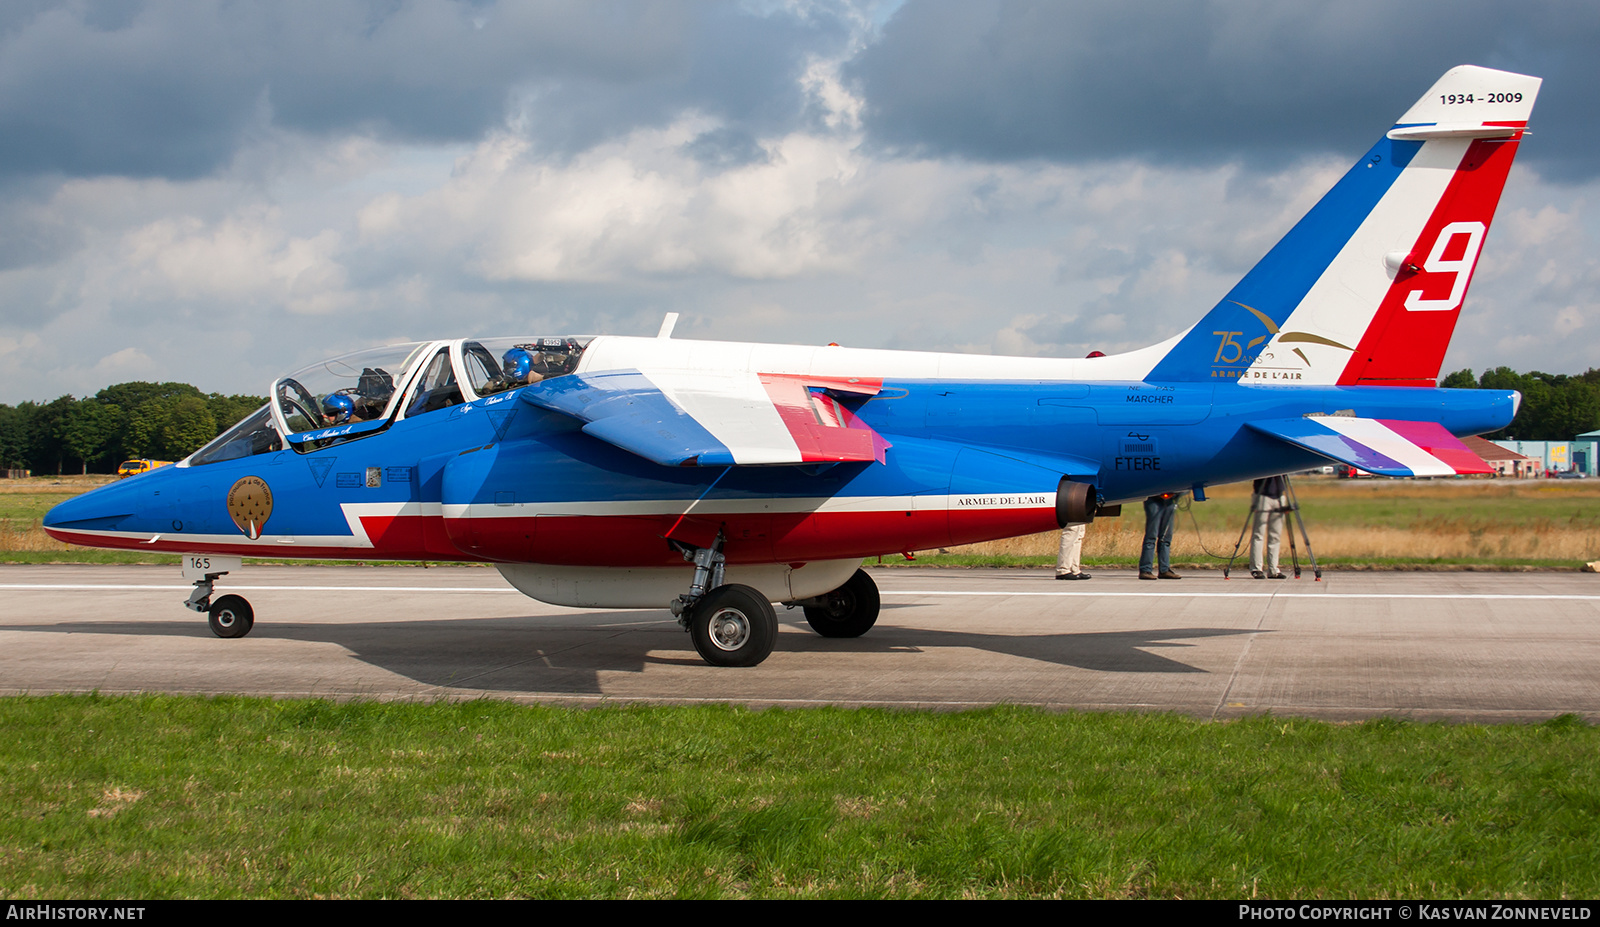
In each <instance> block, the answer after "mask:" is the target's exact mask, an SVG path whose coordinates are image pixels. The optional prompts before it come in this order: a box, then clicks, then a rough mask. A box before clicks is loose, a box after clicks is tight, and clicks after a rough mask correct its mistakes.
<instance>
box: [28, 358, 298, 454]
mask: <svg viewBox="0 0 1600 927" xmlns="http://www.w3.org/2000/svg"><path fill="white" fill-rule="evenodd" d="M266 401H267V400H266V399H265V398H263V397H261V396H224V395H222V394H221V393H202V392H200V390H199V389H197V388H196V387H193V386H190V385H189V384H187V383H146V382H143V381H136V382H133V383H118V384H116V385H115V386H108V387H106V388H105V389H103V390H101V391H100V392H98V393H96V394H94V395H93V396H88V397H85V398H83V399H75V398H73V397H72V396H70V395H68V396H62V397H61V398H60V399H57V400H55V401H54V402H46V403H40V402H23V403H19V404H17V405H15V406H9V405H5V404H3V403H0V467H6V468H12V467H15V468H26V469H29V470H32V471H33V472H34V473H36V474H46V473H114V472H116V469H117V465H118V464H120V463H121V462H122V461H124V460H130V459H133V458H136V457H151V458H155V459H157V460H181V459H183V458H184V457H187V456H189V455H190V454H192V453H194V452H195V451H197V450H199V449H200V448H201V447H203V446H204V445H205V444H206V442H208V441H210V440H211V439H212V438H215V437H216V436H217V435H219V434H221V433H222V432H223V431H224V430H226V429H228V428H231V427H232V426H233V425H234V424H235V423H236V422H238V421H239V420H240V419H242V418H244V417H245V416H246V415H249V414H250V413H251V412H254V411H255V410H256V409H259V408H261V406H262V405H264V404H265V403H266Z"/></svg>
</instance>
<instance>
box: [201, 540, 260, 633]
mask: <svg viewBox="0 0 1600 927" xmlns="http://www.w3.org/2000/svg"><path fill="white" fill-rule="evenodd" d="M212 559H214V560H221V558H212ZM190 561H194V563H193V564H191V562H190ZM204 562H207V561H205V560H204V559H203V558H201V557H194V556H189V555H185V557H184V578H186V579H187V578H190V577H192V576H193V575H194V574H193V573H192V572H191V566H194V567H195V568H198V569H204V567H201V566H199V564H201V563H204ZM228 573H229V571H228V570H220V571H217V572H206V573H205V574H204V578H203V579H197V580H195V583H194V591H193V592H191V593H189V598H188V599H187V600H185V601H184V603H183V606H184V608H187V609H189V610H191V611H196V612H201V613H203V614H204V615H205V616H206V624H208V625H209V626H210V627H211V633H212V634H215V635H216V636H218V637H223V638H233V637H244V636H245V635H246V634H249V633H250V629H251V628H253V627H255V624H256V613H255V610H254V609H252V608H251V607H250V603H249V602H247V601H245V598H244V596H238V595H225V596H220V597H218V599H217V600H216V601H215V602H213V601H211V593H212V591H213V585H214V584H215V583H216V581H217V579H218V578H220V577H223V576H227V575H228Z"/></svg>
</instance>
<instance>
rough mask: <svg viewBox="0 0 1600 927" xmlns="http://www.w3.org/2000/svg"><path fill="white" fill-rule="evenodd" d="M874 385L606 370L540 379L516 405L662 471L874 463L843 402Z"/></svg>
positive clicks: (871, 448)
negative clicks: (579, 428) (573, 422)
mask: <svg viewBox="0 0 1600 927" xmlns="http://www.w3.org/2000/svg"><path fill="white" fill-rule="evenodd" d="M882 388H883V383H882V381H881V380H869V379H865V378H853V377H852V378H836V377H804V376H791V375H784V374H765V373H746V372H738V373H731V374H722V373H701V372H692V371H679V370H672V371H649V372H646V371H640V370H614V371H606V372H600V373H585V374H572V375H569V376H564V377H557V378H555V379H552V380H547V381H545V382H543V383H539V384H536V385H535V386H532V387H530V388H528V389H526V390H524V391H523V393H522V400H523V401H524V402H527V403H529V404H531V405H535V406H538V407H540V408H543V409H549V410H551V411H554V412H560V413H563V414H565V415H570V416H572V417H573V418H576V419H578V420H579V421H582V422H584V423H585V424H584V428H583V430H584V432H585V433H586V434H589V435H592V436H594V437H596V438H599V439H600V440H602V441H606V442H608V443H610V444H614V445H616V446H617V447H620V448H622V449H623V450H626V451H631V452H632V453H634V454H638V455H639V456H640V457H643V458H645V459H646V460H651V461H654V462H656V463H658V464H661V465H663V466H668V467H693V466H700V467H727V466H784V465H797V464H817V463H842V462H847V461H867V460H876V461H877V462H879V463H882V462H883V461H884V451H885V450H886V449H887V448H888V447H889V442H888V441H886V440H884V438H883V436H882V435H879V434H878V433H877V432H876V431H873V430H872V428H870V427H869V426H867V425H866V423H864V422H862V421H861V420H860V419H859V418H858V417H857V416H856V415H855V413H854V412H853V411H852V410H851V409H849V408H848V407H846V405H845V402H846V401H849V400H852V399H863V398H865V397H868V396H873V395H876V394H877V393H878V392H879V391H880V390H882Z"/></svg>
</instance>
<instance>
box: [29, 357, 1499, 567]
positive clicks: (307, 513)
mask: <svg viewBox="0 0 1600 927" xmlns="http://www.w3.org/2000/svg"><path fill="white" fill-rule="evenodd" d="M1515 396H1516V394H1514V393H1509V392H1497V391H1490V390H1445V389H1422V388H1405V387H1336V386H1328V387H1304V386H1296V387H1270V386H1240V385H1236V384H1227V385H1211V384H1197V383H1192V382H1170V383H1149V382H1141V383H1127V382H1115V383H1058V382H1040V381H1031V382H973V381H959V382H936V381H900V382H888V383H885V384H884V390H883V392H882V394H880V398H875V399H872V400H870V401H866V402H862V403H860V404H859V406H858V414H859V415H860V416H861V418H862V420H863V421H864V422H866V423H867V424H868V425H870V426H871V427H873V428H874V429H875V430H877V431H878V432H879V433H881V434H882V435H884V437H886V438H887V439H888V440H889V441H890V442H891V444H892V445H893V446H892V447H891V449H890V450H889V452H888V455H887V462H886V463H885V464H877V463H872V462H868V463H848V464H838V465H835V466H820V467H818V466H808V467H796V466H777V467H734V468H731V469H728V468H720V467H664V466H660V465H658V464H654V463H651V462H649V461H647V460H644V459H643V458H640V457H637V456H635V455H633V454H630V453H628V452H626V451H622V450H619V449H618V448H616V447H614V446H612V445H610V444H607V443H606V442H604V441H601V440H599V439H597V438H594V437H592V436H590V435H586V434H584V433H583V432H582V431H581V430H580V427H579V423H577V422H575V421H574V420H572V419H570V418H568V417H566V416H564V415H560V414H558V413H553V412H545V411H541V410H538V409H535V408H532V407H529V406H527V405H526V404H522V403H518V404H516V411H515V412H514V413H513V414H511V415H509V416H507V415H503V414H500V415H494V416H491V415H490V414H489V412H490V411H491V410H489V409H486V408H484V407H483V406H482V405H480V404H479V403H472V404H468V405H464V406H458V407H455V408H452V409H450V410H441V411H439V412H434V413H430V414H427V415H423V416H420V417H418V418H415V419H408V420H405V421H401V422H397V423H395V424H393V425H392V426H390V427H389V428H387V429H386V430H384V431H382V432H380V433H375V434H371V435H368V436H366V437H363V438H360V439H358V440H354V441H350V442H349V443H346V444H340V445H335V446H332V447H328V448H325V449H322V450H319V451H311V452H308V453H305V454H301V453H298V452H296V451H294V450H283V451H278V452H272V453H266V454H259V455H256V456H253V457H245V458H240V459H236V460H228V461H221V462H217V463H212V464H207V465H204V466H193V467H164V468H161V469H159V470H155V471H151V472H149V473H146V474H144V475H142V476H138V477H134V478H131V479H128V480H124V481H122V482H119V483H116V484H113V485H110V486H106V487H102V488H100V489H97V490H94V491H92V492H90V493H86V494H84V495H82V496H79V497H77V498H75V499H71V500H68V501H66V502H63V503H61V504H59V505H57V506H56V507H55V508H53V509H51V511H50V513H49V514H48V515H47V516H46V518H45V522H44V523H45V525H46V526H47V527H57V528H67V529H79V530H86V531H116V532H136V533H148V534H150V535H160V536H163V537H164V538H165V539H166V540H167V541H168V542H172V541H176V540H178V539H180V538H182V537H183V536H185V535H195V534H211V535H217V534H225V533H229V532H232V531H234V530H235V529H234V525H233V521H232V519H231V516H230V514H229V512H228V509H227V494H228V492H229V488H230V487H231V486H233V485H234V484H235V483H236V481H237V480H239V479H241V478H242V477H245V476H255V477H259V478H260V479H262V480H263V481H265V482H266V483H267V484H268V485H269V486H270V487H271V491H272V494H273V497H274V508H273V512H272V515H271V517H270V519H269V520H268V522H267V523H266V524H265V525H264V526H263V531H262V536H263V538H265V539H277V540H280V541H281V542H282V543H283V545H284V548H283V549H282V551H281V552H282V554H283V555H286V556H292V555H293V553H294V550H293V546H292V545H293V544H295V543H296V540H297V539H301V538H317V537H323V538H326V537H349V536H350V535H351V529H350V526H349V523H348V520H347V515H346V513H345V511H344V510H343V509H342V508H341V506H347V505H351V504H380V505H390V506H395V505H403V504H413V505H416V504H421V505H430V504H432V505H438V504H444V505H451V504H456V505H462V504H477V505H513V504H514V505H519V506H526V507H531V508H532V509H533V510H535V511H537V509H538V507H539V506H540V505H541V504H551V505H555V504H569V505H570V504H576V505H578V506H579V507H581V505H582V504H583V503H615V502H624V501H628V500H640V501H650V500H680V501H683V502H686V503H687V502H691V501H694V500H700V499H706V500H714V501H718V502H736V501H739V500H744V501H747V502H749V504H750V505H751V507H752V510H758V509H759V507H760V506H762V505H763V504H765V503H767V502H770V501H771V500H781V499H786V498H788V499H817V498H832V499H836V500H838V499H848V498H849V497H886V496H896V497H898V496H904V497H908V498H910V497H915V496H918V495H941V496H943V495H952V496H957V495H962V494H971V495H981V494H992V493H1005V492H1019V493H1021V492H1039V491H1047V490H1048V491H1054V489H1055V485H1054V482H1055V480H1057V479H1059V477H1061V476H1067V477H1070V478H1072V479H1074V480H1077V481H1081V482H1086V483H1090V484H1092V485H1093V486H1094V487H1095V488H1096V490H1097V492H1098V496H1099V498H1100V499H1101V500H1102V501H1104V502H1108V503H1115V502H1126V501H1131V500H1136V499H1141V498H1144V497H1146V496H1149V495H1152V494H1154V493H1158V492H1172V491H1184V490H1189V489H1191V488H1192V487H1194V486H1196V485H1217V484H1224V483H1231V482H1237V481H1241V480H1247V479H1252V478H1255V477H1260V476H1269V475H1273V474H1278V473H1285V472H1293V471H1297V470H1302V469H1306V468H1309V467H1313V466H1318V465H1320V464H1322V463H1325V462H1326V460H1325V459H1324V458H1321V457H1319V456H1317V455H1314V454H1312V453H1310V452H1307V451H1304V450H1300V449H1298V448H1295V447H1293V446H1291V445H1288V444H1286V443H1284V442H1282V441H1277V440H1274V439H1272V438H1269V437H1266V436H1263V435H1261V434H1259V433H1257V432H1255V431H1252V430H1251V429H1249V428H1248V427H1247V426H1246V423H1247V422H1249V421H1252V420H1257V421H1259V420H1267V419H1283V418H1292V417H1297V416H1303V415H1308V414H1312V415H1328V414H1344V415H1353V416H1356V417H1361V418H1374V419H1399V420H1406V421H1415V420H1425V421H1436V422H1439V423H1440V424H1441V425H1443V426H1444V428H1445V429H1446V430H1448V431H1450V432H1451V433H1452V434H1455V435H1458V436H1462V435H1470V434H1479V433H1482V432H1486V431H1491V430H1494V429H1497V428H1501V427H1504V426H1505V425H1506V424H1507V423H1508V422H1509V421H1510V420H1511V418H1512V416H1513V414H1514V411H1515ZM502 408H509V406H503V407H502ZM719 477H720V479H719ZM713 483H714V484H715V485H714V486H713ZM708 490H709V492H708ZM890 552H892V551H884V553H890ZM450 553H452V551H451V550H450V548H449V546H448V545H443V546H442V547H441V549H439V550H438V551H437V552H436V554H437V555H438V556H440V557H444V556H447V555H449V554H450ZM351 556H366V557H371V556H374V553H373V552H372V551H370V550H369V551H352V552H351Z"/></svg>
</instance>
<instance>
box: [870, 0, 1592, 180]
mask: <svg viewBox="0 0 1600 927" xmlns="http://www.w3.org/2000/svg"><path fill="white" fill-rule="evenodd" d="M1596 47H1600V7H1596V6H1594V5H1592V4H1576V3H1564V2H1554V0H1552V2H1545V3H1537V2H1515V3H1510V2H1503V0H1476V2H1471V0H1468V2H1443V0H1411V2H1393V0H1360V2H1344V3H1336V4H1309V3H1307V4H1273V3H1239V2H1227V0H1212V2H1200V3H1194V2H1175V0H1174V2H1146V3H1122V2H1080V3H1070V4H1068V3H1054V2H1049V0H1039V2H1034V0H989V2H974V0H943V2H921V3H914V4H907V5H905V6H904V7H902V8H901V9H900V10H899V11H898V12H897V13H896V15H895V16H894V18H893V19H891V20H890V21H889V22H888V24H887V25H886V26H885V28H884V31H883V35H882V39H881V41H879V42H878V43H877V44H875V45H874V46H872V47H870V48H868V49H867V50H865V51H864V52H863V53H862V54H861V55H860V56H858V57H857V58H856V59H855V60H854V61H853V62H851V63H850V65H849V66H848V67H847V70H846V73H847V75H848V76H850V77H851V78H852V79H853V80H854V81H855V82H856V83H857V84H858V86H859V87H860V88H861V89H862V91H863V93H864V95H865V97H866V100H867V127H868V130H869V133H870V137H871V138H872V140H873V141H874V142H875V143H876V144H879V145H882V146H885V147H888V148H894V149H904V150H910V151H915V152H919V153H929V154H934V155H957V156H962V157H968V158H974V159H979V160H992V161H1007V160H1017V159H1026V158H1045V159H1051V160H1060V161H1077V160H1093V159H1105V158H1118V157H1125V156H1136V157H1143V158H1147V159H1150V160H1154V161H1158V162H1166V163H1179V162H1181V163H1190V164H1193V163H1217V162H1220V161H1225V160H1232V159H1241V158H1242V159H1247V160H1255V161H1266V162H1270V161H1274V160H1276V161H1279V162H1280V163H1281V161H1282V160H1283V159H1287V158H1291V157H1296V156H1300V155H1303V154H1305V153H1308V152H1314V151H1328V150H1336V151H1341V152H1349V151H1360V150H1362V149H1363V148H1364V147H1365V145H1366V144H1368V143H1369V142H1370V141H1371V140H1372V139H1374V138H1375V137H1376V133H1377V132H1378V131H1380V130H1381V129H1383V128H1385V127H1386V126H1387V122H1386V121H1387V120H1391V119H1393V118H1395V117H1397V116H1399V115H1400V113H1401V112H1403V111H1404V109H1405V108H1406V107H1407V106H1408V105H1410V104H1411V103H1412V102H1413V101H1414V100H1415V99H1416V98H1417V97H1418V96H1419V95H1420V94H1421V93H1422V92H1423V91H1425V90H1426V89H1427V88H1428V86H1429V85H1430V84H1431V83H1432V82H1433V81H1434V80H1435V79H1436V78H1437V77H1438V76H1439V75H1440V74H1442V73H1443V72H1444V71H1445V70H1447V69H1448V68H1450V67H1453V66H1455V65H1457V64H1480V65H1483V66H1486V67H1495V68H1502V69H1506V70H1517V71H1523V72H1526V73H1531V74H1536V75H1539V76H1541V77H1544V78H1546V83H1545V90H1544V93H1543V95H1542V96H1541V99H1540V103H1539V110H1538V112H1537V114H1536V116H1535V119H1536V123H1535V124H1536V126H1537V128H1538V143H1537V144H1536V145H1529V146H1526V147H1527V150H1526V152H1525V153H1524V156H1525V157H1527V158H1529V159H1531V160H1532V161H1534V163H1536V164H1538V165H1539V166H1540V167H1541V168H1542V170H1543V171H1544V172H1545V173H1546V174H1547V175H1561V176H1567V177H1570V178H1580V177H1587V176H1592V175H1593V174H1594V173H1596V170H1597V168H1600V162H1597V161H1596V159H1595V158H1594V156H1593V152H1594V150H1595V143H1596V141H1597V140H1600V138H1597V136H1600V119H1597V118H1596V117H1597V115H1600V105H1597V103H1596V101H1595V100H1594V97H1593V94H1592V92H1591V88H1593V87H1594V86H1596V84H1597V83H1600V81H1597V78H1600V59H1597V58H1596V56H1595V55H1594V54H1593V50H1594V49H1595V48H1596Z"/></svg>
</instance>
